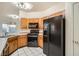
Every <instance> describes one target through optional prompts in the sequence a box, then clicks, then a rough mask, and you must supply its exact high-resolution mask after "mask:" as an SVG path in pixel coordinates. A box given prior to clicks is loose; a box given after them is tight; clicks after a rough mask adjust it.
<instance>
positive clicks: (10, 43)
mask: <svg viewBox="0 0 79 59" xmlns="http://www.w3.org/2000/svg"><path fill="white" fill-rule="evenodd" d="M16 49H17V37H16V36H14V37H10V38H8V40H7V43H6V46H5V48H4V50H3V56H8V55H10V54H11V53H13V52H14V51H15V50H16Z"/></svg>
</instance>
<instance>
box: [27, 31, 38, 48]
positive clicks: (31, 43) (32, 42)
mask: <svg viewBox="0 0 79 59" xmlns="http://www.w3.org/2000/svg"><path fill="white" fill-rule="evenodd" d="M38 34H39V30H31V31H30V33H29V34H28V47H38V41H37V39H38Z"/></svg>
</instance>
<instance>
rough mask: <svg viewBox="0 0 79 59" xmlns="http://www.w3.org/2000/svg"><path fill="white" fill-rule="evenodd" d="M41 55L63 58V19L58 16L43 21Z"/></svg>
mask: <svg viewBox="0 0 79 59" xmlns="http://www.w3.org/2000/svg"><path fill="white" fill-rule="evenodd" d="M43 34H44V37H43V40H44V41H43V53H44V54H46V55H47V56H65V18H64V17H63V16H62V15H60V16H56V17H52V18H49V19H46V20H45V21H44V32H43Z"/></svg>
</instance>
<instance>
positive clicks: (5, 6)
mask: <svg viewBox="0 0 79 59" xmlns="http://www.w3.org/2000/svg"><path fill="white" fill-rule="evenodd" d="M29 3H31V4H32V5H33V8H32V9H31V10H23V11H25V12H40V11H44V10H46V9H48V8H50V7H52V6H54V5H57V4H64V3H62V2H29ZM19 10H20V9H18V8H17V7H16V6H15V5H14V4H13V3H12V2H0V22H2V21H3V22H4V23H6V22H10V21H15V20H13V19H12V18H9V17H8V16H7V15H10V14H15V15H19ZM11 19H12V20H11Z"/></svg>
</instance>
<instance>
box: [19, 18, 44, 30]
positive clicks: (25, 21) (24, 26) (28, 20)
mask: <svg viewBox="0 0 79 59" xmlns="http://www.w3.org/2000/svg"><path fill="white" fill-rule="evenodd" d="M29 23H38V26H39V28H38V29H43V19H41V18H21V23H20V24H21V29H29Z"/></svg>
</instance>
